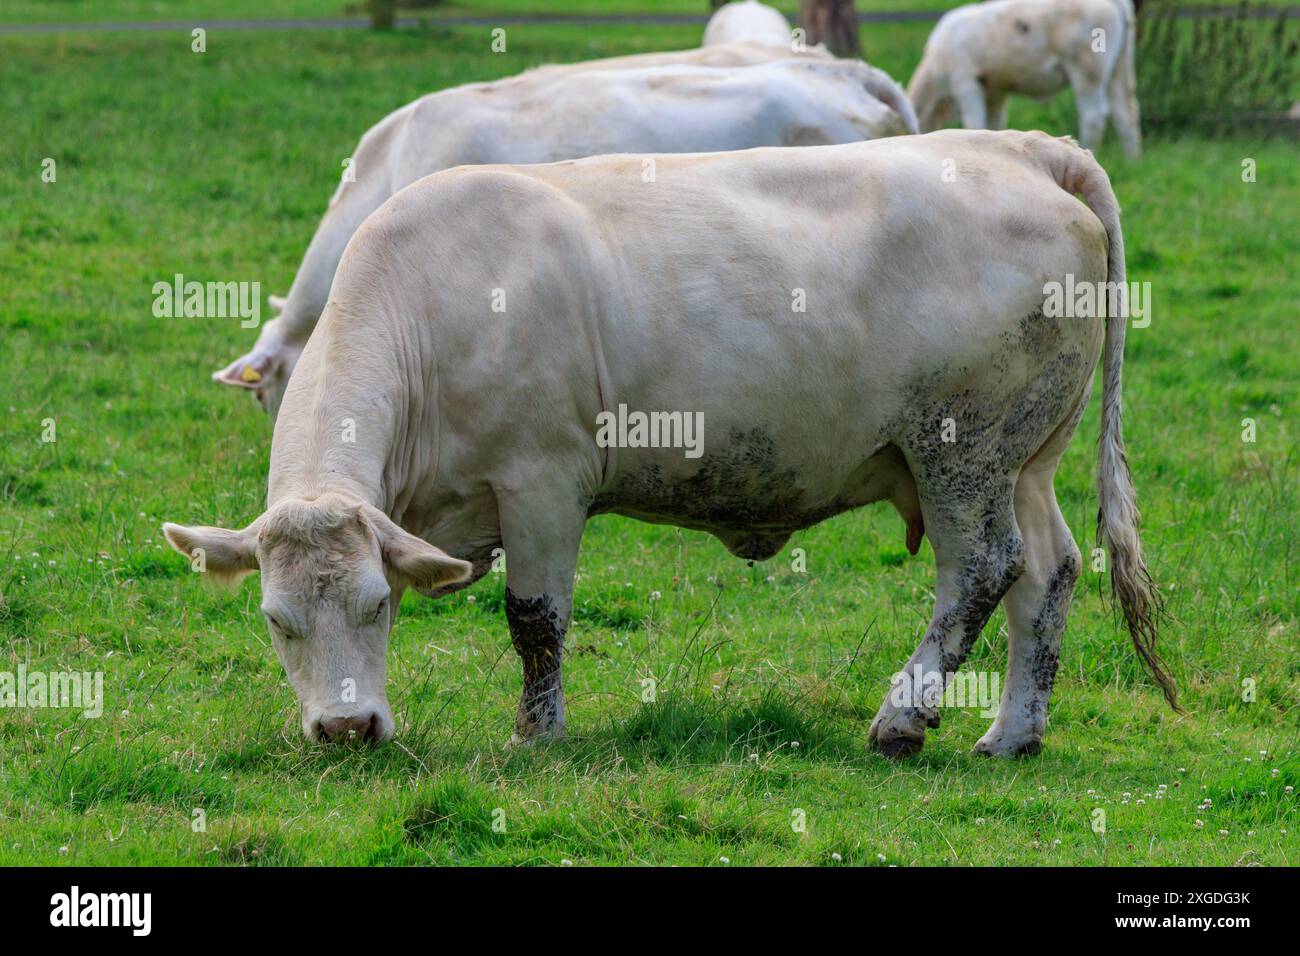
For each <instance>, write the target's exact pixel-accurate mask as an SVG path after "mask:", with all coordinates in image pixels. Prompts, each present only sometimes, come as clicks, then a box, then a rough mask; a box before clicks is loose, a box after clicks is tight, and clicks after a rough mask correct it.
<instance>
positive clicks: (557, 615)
mask: <svg viewBox="0 0 1300 956" xmlns="http://www.w3.org/2000/svg"><path fill="white" fill-rule="evenodd" d="M498 508H499V513H500V519H501V542H502V545H503V546H504V548H505V559H506V602H505V603H506V622H507V623H508V624H509V626H510V640H511V642H512V643H513V644H514V646H515V650H516V651H517V652H518V653H519V657H520V659H521V661H522V662H523V667H524V686H523V691H522V693H521V694H520V697H519V713H518V715H517V717H516V719H515V732H514V736H512V737H511V738H510V743H511V744H520V743H526V742H530V741H533V740H537V739H547V738H556V737H562V736H564V685H563V682H562V669H561V664H562V658H563V654H564V637H565V634H566V632H567V631H568V627H569V620H570V618H571V617H572V615H573V574H574V570H575V569H576V567H577V563H578V546H579V544H580V542H581V540H582V529H583V525H584V524H585V521H586V514H585V512H583V511H582V510H581V509H580V508H578V507H577V505H576V502H575V500H574V496H573V495H572V494H565V493H563V492H561V493H559V494H556V495H552V496H548V495H546V494H544V493H540V492H538V491H531V492H530V493H529V494H527V495H523V496H521V495H518V494H509V495H502V496H499V497H498Z"/></svg>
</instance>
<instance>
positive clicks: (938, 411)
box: [164, 101, 1175, 756]
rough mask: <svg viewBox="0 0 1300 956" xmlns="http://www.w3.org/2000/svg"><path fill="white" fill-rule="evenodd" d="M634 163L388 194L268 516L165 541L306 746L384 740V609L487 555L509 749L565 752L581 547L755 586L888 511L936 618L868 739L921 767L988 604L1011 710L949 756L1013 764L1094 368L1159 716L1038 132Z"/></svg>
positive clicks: (387, 713) (1103, 344)
mask: <svg viewBox="0 0 1300 956" xmlns="http://www.w3.org/2000/svg"><path fill="white" fill-rule="evenodd" d="M712 102H714V103H716V102H717V101H712ZM654 160H655V163H656V168H657V178H656V179H655V180H654V181H647V180H646V179H645V177H644V176H643V170H644V169H645V165H644V157H641V156H635V155H631V156H629V155H621V156H597V157H593V158H589V159H582V160H578V161H576V162H566V163H554V164H549V165H537V166H462V167H460V168H457V169H452V170H446V171H444V172H441V173H437V174H435V175H433V176H428V177H426V178H424V179H422V180H420V181H419V182H418V183H415V184H413V185H411V186H410V187H408V188H407V189H404V190H402V191H401V192H400V193H398V194H397V195H396V196H394V197H392V199H390V200H389V201H388V202H387V203H385V204H384V206H383V207H382V208H381V209H379V210H378V211H376V212H375V213H374V215H372V216H370V218H369V219H367V220H366V222H365V224H364V225H363V226H362V227H361V228H360V229H359V230H358V231H357V233H356V235H355V236H354V237H353V238H352V241H351V242H350V243H348V248H347V252H346V253H345V254H344V256H343V259H342V262H341V263H340V265H339V269H338V277H337V279H336V280H335V281H334V285H333V288H332V290H331V292H330V297H329V304H328V305H327V306H326V308H325V312H324V315H323V316H322V318H321V322H320V328H318V329H317V331H316V334H314V335H313V336H312V337H311V341H310V342H309V343H308V344H307V348H306V351H304V352H303V354H302V361H301V363H300V364H299V368H298V371H297V372H296V373H295V374H294V376H293V379H292V380H291V381H290V383H289V388H288V392H287V393H286V395H285V397H284V408H283V411H282V413H281V415H280V417H279V419H278V421H277V422H276V424H275V437H274V439H273V441H272V444H271V466H270V476H269V481H268V488H267V502H266V511H265V513H263V514H262V515H260V516H259V517H257V518H255V519H254V520H253V521H252V523H251V524H249V525H248V526H247V527H245V528H243V529H240V530H226V529H222V528H215V527H182V526H179V525H174V524H168V525H165V526H164V530H165V533H166V536H167V540H168V541H169V542H170V543H171V544H172V545H173V546H174V547H175V548H176V549H177V550H178V551H180V552H181V553H182V554H184V555H185V556H186V557H187V558H189V559H191V560H192V559H193V558H194V557H195V555H196V554H200V553H201V554H202V555H204V556H205V561H206V565H205V566H206V570H207V571H208V573H210V574H213V575H214V576H218V577H223V576H224V577H239V576H242V575H244V574H248V573H252V572H254V571H259V570H260V571H261V575H262V580H261V586H262V600H261V609H262V612H263V614H264V615H265V617H266V621H267V626H268V629H269V631H270V635H271V640H272V644H273V646H274V647H275V650H276V652H277V654H278V655H279V657H280V659H281V661H282V662H283V665H284V668H285V670H286V672H287V674H288V677H289V680H290V682H291V683H292V685H293V687H294V690H295V691H296V692H297V695H298V698H299V701H300V703H301V708H302V710H301V721H302V729H303V732H304V733H305V734H306V735H307V736H309V737H310V738H312V739H319V740H330V741H346V740H351V739H357V740H375V741H383V740H387V739H389V738H390V737H392V736H393V734H394V732H395V730H396V722H395V719H394V714H393V712H392V708H391V707H390V705H389V702H388V697H387V679H386V663H387V651H388V638H389V631H390V630H391V628H392V626H393V620H394V617H395V614H396V611H397V608H398V607H399V605H400V603H401V597H402V592H403V590H404V589H406V588H416V589H419V590H422V591H424V592H426V593H429V594H431V595H433V596H437V595H439V594H445V593H447V592H448V591H449V590H451V589H454V588H456V587H458V586H463V585H464V584H466V583H467V582H469V581H471V580H473V579H475V578H478V577H481V576H482V575H484V574H486V573H487V572H488V571H489V570H490V569H491V567H492V565H493V562H494V560H495V559H496V557H497V556H499V555H500V553H501V551H500V550H499V549H504V553H505V554H506V556H507V568H506V572H505V573H506V589H505V617H506V621H507V623H508V625H509V629H510V638H511V640H512V642H513V644H514V646H515V648H516V650H517V651H518V653H519V655H520V657H521V659H522V664H523V691H522V694H521V695H520V702H519V709H518V712H517V716H516V720H515V739H516V740H520V741H528V740H533V739H538V738H549V737H556V736H560V735H561V734H563V732H564V726H565V706H564V703H565V702H564V691H563V687H562V683H561V672H562V662H563V660H564V639H565V633H566V629H567V627H568V624H569V621H570V618H571V614H572V610H573V591H574V569H575V567H576V565H577V561H578V550H579V545H580V542H581V539H582V535H583V528H584V527H585V525H586V523H587V521H588V519H589V518H591V517H592V516H593V515H600V514H607V513H613V514H621V515H626V516H629V517H634V518H639V519H642V520H646V521H651V522H656V523H660V524H670V525H675V526H679V527H686V528H692V529H697V530H701V531H706V532H709V533H711V534H713V535H715V536H716V537H717V538H718V539H719V540H720V541H721V542H722V543H723V545H725V546H726V548H727V549H728V550H729V551H730V552H731V553H732V554H734V555H736V556H737V557H740V558H746V559H749V560H764V559H768V558H771V557H773V556H775V555H776V554H777V553H778V552H779V551H780V550H781V549H782V548H783V547H784V546H785V545H786V543H787V541H788V540H789V538H790V535H791V534H792V533H793V532H795V531H797V530H799V529H802V528H807V527H810V526H812V525H814V524H816V523H818V522H819V521H822V520H824V519H826V518H828V517H830V516H832V515H835V514H838V513H841V512H844V511H848V510H850V509H852V508H856V507H860V506H862V505H866V504H868V503H870V502H875V501H889V502H890V503H891V504H892V505H893V506H894V507H895V508H896V509H898V511H899V512H900V514H901V515H902V517H903V519H904V521H905V522H906V524H907V526H908V535H907V537H908V545H909V547H910V548H911V550H912V551H913V552H915V551H916V548H917V546H919V544H920V542H921V536H922V533H924V535H925V536H927V537H929V538H930V541H931V543H932V544H933V546H934V554H935V562H936V565H937V584H936V589H935V592H936V601H935V606H934V610H933V616H932V617H931V619H930V623H929V626H928V628H927V629H926V631H925V635H924V637H923V638H921V640H920V643H919V644H918V645H917V648H916V651H915V652H914V653H913V655H912V657H911V659H910V660H909V661H908V662H907V664H906V666H905V668H904V669H903V670H902V672H901V673H900V675H899V677H898V679H897V680H896V682H895V685H894V687H893V689H892V690H891V691H890V693H889V695H888V697H887V698H886V700H885V702H884V703H883V704H882V705H881V708H880V711H879V713H878V714H877V716H876V719H875V721H874V723H873V724H872V726H871V729H870V731H869V736H870V738H871V740H872V741H873V743H874V745H875V746H876V747H877V748H879V749H880V750H881V751H882V752H883V753H885V754H889V755H894V756H902V755H905V754H909V753H913V752H915V751H916V750H918V749H919V748H920V747H921V745H922V743H923V741H924V739H925V733H926V729H927V728H929V727H937V726H938V725H939V719H940V715H941V706H942V700H941V699H940V697H939V696H938V694H941V693H942V690H943V687H944V684H945V683H946V682H948V681H950V680H952V679H953V677H954V675H955V672H957V670H958V669H959V668H960V667H961V665H962V662H963V661H964V659H965V658H966V656H967V654H968V653H969V652H970V650H971V648H972V646H973V645H974V644H975V642H976V641H977V640H978V638H979V636H980V633H981V632H982V630H983V628H984V626H985V623H986V622H987V621H988V618H989V615H990V614H991V613H992V612H993V610H994V608H995V607H996V606H997V605H998V604H999V603H1002V604H1003V605H1004V607H1005V610H1006V619H1007V631H1008V638H1007V652H1008V665H1007V671H1006V679H1005V681H1004V684H1003V695H1002V700H1001V704H1000V705H999V707H998V711H997V716H996V718H995V719H994V720H993V723H992V726H990V727H989V729H988V732H987V733H985V734H984V736H983V738H981V740H980V741H979V743H978V744H977V745H976V750H977V751H979V752H981V753H985V754H991V755H1002V756H1012V755H1017V754H1034V753H1037V752H1038V751H1039V749H1040V748H1041V746H1042V740H1043V732H1044V728H1045V724H1046V719H1047V706H1048V698H1049V697H1050V695H1051V691H1052V682H1053V679H1054V677H1055V675H1056V667H1057V659H1058V654H1059V652H1060V643H1061V635H1062V632H1063V631H1064V629H1065V625H1066V618H1067V615H1068V612H1069V606H1070V600H1071V598H1072V597H1073V595H1074V590H1075V584H1076V582H1077V580H1078V578H1079V574H1080V555H1079V548H1078V546H1077V545H1076V544H1075V541H1074V537H1073V535H1072V534H1071V532H1070V529H1069V527H1068V526H1067V525H1066V522H1065V518H1064V516H1063V515H1062V513H1061V509H1060V508H1059V506H1058V504H1057V500H1056V495H1055V493H1054V491H1053V475H1054V474H1055V472H1056V468H1057V463H1058V462H1059V461H1060V459H1061V456H1062V454H1063V453H1064V452H1065V450H1066V448H1067V446H1068V445H1069V442H1070V438H1071V436H1072V434H1073V432H1074V430H1075V427H1076V426H1077V425H1078V423H1079V420H1080V417H1081V416H1082V414H1083V411H1084V409H1085V407H1086V406H1087V405H1088V401H1089V398H1090V397H1091V395H1092V383H1093V373H1094V370H1095V369H1096V367H1097V364H1098V355H1099V354H1100V355H1101V367H1102V387H1101V392H1102V401H1101V421H1100V426H1101V438H1100V442H1099V446H1098V454H1099V468H1098V491H1099V495H1100V512H1099V530H1100V536H1101V540H1102V541H1103V542H1104V543H1105V544H1106V546H1107V548H1108V550H1109V558H1110V565H1109V573H1108V574H1107V578H1108V579H1110V581H1111V584H1112V586H1113V588H1114V591H1115V594H1116V596H1117V597H1118V601H1119V604H1120V607H1121V608H1122V610H1123V612H1124V616H1125V620H1126V622H1127V624H1128V627H1129V631H1130V633H1131V636H1132V639H1133V643H1134V647H1135V649H1136V651H1137V653H1138V656H1139V657H1140V658H1141V660H1142V661H1143V663H1145V664H1146V665H1147V667H1148V668H1149V669H1150V670H1151V672H1152V673H1153V674H1154V676H1155V677H1156V679H1157V681H1158V682H1159V683H1160V684H1161V686H1162V687H1163V688H1164V690H1165V692H1166V695H1167V696H1168V698H1169V700H1170V702H1171V703H1173V702H1174V701H1175V696H1174V687H1173V684H1172V682H1171V681H1170V680H1169V678H1168V675H1167V674H1166V673H1165V672H1164V670H1163V669H1162V668H1161V666H1160V661H1159V658H1158V657H1157V656H1156V652H1155V641H1156V623H1155V618H1154V612H1155V610H1156V607H1157V598H1156V595H1155V593H1154V590H1153V586H1152V585H1151V582H1150V579H1149V576H1148V574H1147V569H1146V566H1145V563H1144V562H1143V558H1142V548H1141V542H1140V540H1139V537H1138V532H1137V521H1138V513H1137V507H1136V502H1135V495H1134V490H1133V485H1132V481H1131V479H1130V476H1129V470H1128V466H1127V464H1126V463H1125V452H1124V441H1123V436H1122V428H1121V414H1122V409H1121V382H1122V366H1123V363H1124V335H1125V325H1126V321H1127V318H1126V315H1125V309H1124V307H1123V301H1124V297H1123V293H1122V291H1118V290H1123V289H1124V288H1125V287H1126V277H1125V269H1124V241H1123V236H1122V233H1121V227H1120V220H1119V206H1118V204H1117V203H1116V201H1115V194H1114V192H1113V191H1112V190H1111V186H1110V181H1109V179H1108V178H1107V176H1106V173H1105V171H1104V170H1103V169H1102V168H1101V167H1100V166H1099V165H1098V164H1097V162H1096V160H1094V159H1093V157H1092V156H1091V155H1090V154H1089V153H1087V152H1085V151H1084V150H1081V149H1079V148H1078V147H1077V146H1076V145H1074V144H1073V143H1072V142H1070V141H1069V140H1067V139H1054V138H1052V137H1049V136H1047V135H1045V134H1043V133H1020V132H1009V131H1004V132H996V133H995V132H987V131H969V130H944V131H942V132H938V133H932V134H929V135H927V136H904V137H899V138H895V139H884V140H879V141H876V142H870V143H852V144H848V145H843V146H824V147H819V148H813V149H754V150H742V151H738V152H727V153H711V154H703V155H700V154H694V155H686V156H682V155H677V156H657V157H654ZM945 166H951V167H952V168H954V169H955V170H956V171H957V177H956V178H955V179H954V180H951V181H948V180H945V179H944V178H943V177H942V175H941V174H940V170H942V169H943V168H945ZM1075 193H1078V194H1079V195H1080V196H1081V197H1082V199H1083V202H1080V201H1079V200H1078V199H1076V198H1075ZM1066 277H1073V279H1074V280H1077V281H1078V282H1079V283H1080V284H1081V285H1086V286H1089V287H1094V288H1095V287H1098V286H1106V287H1108V288H1110V289H1114V290H1117V293H1118V299H1119V302H1118V308H1115V309H1113V310H1110V311H1108V312H1107V315H1106V316H1105V317H1103V316H1101V315H1100V314H1099V313H1100V312H1101V311H1103V310H1100V309H1096V308H1088V309H1086V314H1080V315H1078V316H1077V317H1070V318H1063V317H1060V316H1057V315H1054V314H1052V313H1051V310H1049V309H1046V308H1045V306H1044V302H1045V293H1046V288H1045V285H1044V283H1045V282H1048V281H1053V282H1062V281H1065V280H1066ZM796 289H797V290H803V291H804V292H806V300H805V303H806V308H805V310H804V311H803V312H802V313H801V314H799V315H794V316H792V315H791V293H792V290H796ZM494 290H496V291H499V292H500V293H501V296H503V298H501V299H499V301H500V302H501V304H502V307H501V308H495V307H494V301H497V300H496V296H495V293H494ZM628 409H632V410H633V414H635V415H639V416H643V423H642V425H641V426H638V427H640V438H639V439H633V438H632V434H631V433H630V432H628V431H627V430H626V429H625V428H624V427H623V426H624V425H626V424H627V423H628V421H630V419H629V418H627V416H626V412H627V410H628ZM649 415H653V416H655V417H654V418H652V419H650V421H651V422H652V424H651V426H650V428H651V429H652V433H653V436H654V437H653V440H646V435H645V430H646V429H645V427H644V417H645V416H649ZM614 417H617V418H618V419H619V420H620V422H621V424H620V425H619V427H618V435H617V436H615V435H614V434H613V428H612V426H611V424H610V423H611V421H612V419H613V418H614ZM656 420H657V423H656ZM688 423H689V424H688ZM950 423H951V424H950ZM349 425H350V426H352V427H353V428H354V434H353V437H354V439H355V440H346V439H344V438H343V437H342V436H343V433H344V431H346V430H347V428H348V427H349ZM688 427H689V431H690V433H691V434H693V435H694V436H696V438H698V439H699V440H698V442H696V441H694V440H693V439H690V438H688V437H687V430H688ZM950 428H951V431H949V429H950ZM602 436H603V437H602ZM692 449H693V450H694V452H693V451H692ZM196 464H197V463H196ZM914 675H915V676H916V677H917V678H918V680H917V682H916V683H911V679H912V678H913V676H914ZM920 678H923V680H921V679H920ZM936 680H937V684H936V683H934V682H935V681H936ZM936 689H937V692H938V693H937V694H936Z"/></svg>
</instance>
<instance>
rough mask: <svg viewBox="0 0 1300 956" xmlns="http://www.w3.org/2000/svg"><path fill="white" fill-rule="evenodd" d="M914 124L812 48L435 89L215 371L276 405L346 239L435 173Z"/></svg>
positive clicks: (889, 89)
mask: <svg viewBox="0 0 1300 956" xmlns="http://www.w3.org/2000/svg"><path fill="white" fill-rule="evenodd" d="M769 50H775V51H776V53H775V55H782V51H781V50H780V49H779V48H773V47H769ZM916 130H917V121H916V114H915V113H914V112H913V111H912V107H911V104H910V103H909V102H908V100H907V95H906V94H905V93H904V92H903V89H902V87H900V86H899V85H898V84H897V83H895V82H894V81H893V80H892V79H891V78H890V77H889V76H888V75H887V74H885V73H884V72H882V71H880V70H878V69H876V68H874V67H871V66H868V65H867V64H866V63H863V62H861V61H849V60H834V59H822V58H818V57H812V56H809V57H802V58H796V59H779V60H774V61H772V62H769V63H763V64H760V65H757V66H753V67H749V68H747V69H739V70H737V69H731V68H719V67H693V66H666V67H654V68H648V69H636V70H609V71H601V72H590V71H585V70H583V71H579V70H567V69H565V70H559V71H547V70H537V71H533V72H530V73H525V74H522V75H520V76H517V77H512V78H510V79H506V80H499V81H497V82H493V83H472V84H469V85H466V86H459V87H455V88H454V89H449V90H442V91H440V92H437V93H431V94H429V95H428V96H424V97H422V98H420V99H418V100H416V101H415V102H413V103H410V104H409V105H407V106H404V107H402V108H401V109H399V110H397V111H396V112H394V113H391V114H390V115H389V116H387V117H385V118H384V119H383V120H381V121H380V122H379V123H377V124H376V125H375V126H373V127H372V128H371V129H370V130H369V131H368V132H367V133H366V134H365V135H364V136H363V137H362V138H361V142H360V143H359V144H358V145H357V148H356V151H355V152H354V154H353V157H352V164H351V167H350V171H351V173H352V174H353V176H354V178H353V179H352V180H350V181H348V180H345V181H344V182H343V183H341V184H340V186H339V188H338V190H337V191H336V192H335V194H334V197H333V199H331V200H330V204H329V208H328V210H327V211H326V213H325V217H324V218H323V219H322V220H321V224H320V226H319V227H318V228H317V229H316V234H315V236H313V237H312V241H311V244H310V246H308V248H307V254H306V256H305V257H304V258H303V261H302V265H301V266H299V268H298V274H297V276H296V277H295V278H294V281H293V286H292V287H291V288H290V290H289V296H288V299H287V300H285V302H284V303H283V311H282V313H281V314H280V316H279V317H277V318H276V319H274V320H272V321H271V322H268V323H267V324H266V325H265V326H264V327H263V329H262V331H261V334H260V336H259V337H258V340H257V344H256V345H255V346H254V348H253V350H252V351H251V352H250V353H248V354H247V355H243V356H241V357H240V358H237V359H236V360H235V361H233V362H231V363H230V364H229V365H228V366H226V368H224V369H222V370H221V371H219V372H217V373H215V374H214V375H213V378H214V379H216V380H217V381H219V382H222V383H224V384H227V385H234V386H238V387H241V388H246V389H250V390H253V391H255V393H256V395H257V398H258V400H259V401H260V402H261V403H262V406H263V407H264V408H265V409H266V410H267V411H268V412H270V413H271V415H272V417H274V416H275V414H276V412H277V410H278V409H279V406H280V401H281V398H282V397H283V394H284V388H285V385H286V384H287V382H288V380H289V375H290V373H291V372H292V371H293V367H294V365H295V364H296V362H297V361H298V356H299V355H300V354H301V353H302V350H303V347H304V346H305V345H306V344H307V339H308V338H309V337H310V335H311V332H312V329H314V328H315V327H316V320H317V319H318V318H320V314H321V311H322V310H323V309H324V308H325V301H326V298H327V296H328V295H329V290H330V283H331V282H332V281H333V279H334V270H335V269H336V268H337V266H338V263H339V257H340V256H342V255H343V249H344V247H345V246H346V245H347V243H348V240H349V239H351V238H352V234H353V233H354V232H355V231H356V229H357V227H358V226H360V225H361V223H362V221H363V220H364V219H365V218H366V217H367V216H368V215H370V214H371V213H372V212H374V211H375V210H376V209H378V208H379V206H380V205H381V204H382V203H383V202H384V200H386V199H388V197H389V196H391V195H393V193H395V192H397V191H398V190H399V189H401V188H402V187H404V186H407V185H409V184H410V183H413V182H415V181H416V180H417V179H419V178H420V177H421V176H426V175H428V174H429V173H434V172H437V171H439V170H442V169H448V168H450V167H453V166H462V165H472V164H482V163H545V162H554V161H557V160H565V159H574V158H578V157H583V156H593V155H600V154H605V153H642V154H649V153H684V152H712V151H718V150H734V149H747V148H750V147H754V146H806V145H816V144H822V143H826V144H830V143H849V142H857V141H860V140H867V139H875V138H878V137H881V136H889V135H893V134H896V133H906V132H916ZM647 175H652V170H650V169H647Z"/></svg>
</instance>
